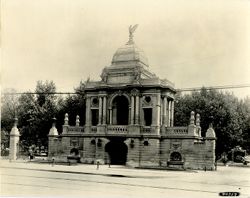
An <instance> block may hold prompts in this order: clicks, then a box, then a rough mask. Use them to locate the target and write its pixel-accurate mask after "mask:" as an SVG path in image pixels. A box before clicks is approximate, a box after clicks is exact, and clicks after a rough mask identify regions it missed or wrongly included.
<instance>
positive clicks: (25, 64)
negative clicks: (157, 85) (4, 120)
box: [1, 0, 250, 98]
mask: <svg viewBox="0 0 250 198" xmlns="http://www.w3.org/2000/svg"><path fill="white" fill-rule="evenodd" d="M249 8H250V1H247V0H217V1H211V0H105V1H104V0H99V1H97V0H73V1H72V0H3V1H1V46H2V47H1V85H2V86H1V87H2V90H4V89H6V88H14V89H16V90H17V91H20V92H23V91H28V90H31V91H33V90H34V89H35V86H36V82H37V81H38V80H43V81H45V80H53V81H54V82H55V84H56V87H57V91H62V92H63V91H65V92H71V91H73V89H74V87H77V86H78V85H79V82H80V81H81V80H82V81H85V80H86V79H87V78H88V77H90V79H91V80H100V74H101V72H102V69H103V68H104V67H105V66H109V65H110V64H111V60H112V57H113V54H114V53H115V51H116V50H117V49H118V48H119V47H121V46H123V45H124V44H125V43H126V42H127V41H128V26H129V25H131V24H132V25H133V24H139V26H138V29H137V30H136V32H135V34H134V40H135V43H136V44H137V46H138V47H139V48H141V49H143V51H144V52H145V54H146V55H147V58H148V60H149V65H150V66H149V69H150V70H151V71H152V72H153V73H155V74H156V75H158V76H159V77H160V78H166V79H168V80H170V81H172V82H174V83H175V87H176V88H178V89H181V88H187V87H201V86H221V85H239V84H250V9H249ZM228 91H230V92H231V91H233V92H234V94H235V95H236V96H238V97H240V98H242V97H245V96H250V88H245V89H234V90H228Z"/></svg>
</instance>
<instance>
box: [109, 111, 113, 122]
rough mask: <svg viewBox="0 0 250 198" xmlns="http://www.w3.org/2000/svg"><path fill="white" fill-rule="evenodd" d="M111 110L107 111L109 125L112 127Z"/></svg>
mask: <svg viewBox="0 0 250 198" xmlns="http://www.w3.org/2000/svg"><path fill="white" fill-rule="evenodd" d="M112 118H113V117H112V108H111V109H109V124H110V125H112Z"/></svg>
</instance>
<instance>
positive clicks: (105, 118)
mask: <svg viewBox="0 0 250 198" xmlns="http://www.w3.org/2000/svg"><path fill="white" fill-rule="evenodd" d="M106 120H107V96H104V97H103V117H102V124H106Z"/></svg>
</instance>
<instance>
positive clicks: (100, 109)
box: [98, 97, 102, 125]
mask: <svg viewBox="0 0 250 198" xmlns="http://www.w3.org/2000/svg"><path fill="white" fill-rule="evenodd" d="M101 124H102V97H99V119H98V125H101Z"/></svg>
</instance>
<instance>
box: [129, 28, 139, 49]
mask: <svg viewBox="0 0 250 198" xmlns="http://www.w3.org/2000/svg"><path fill="white" fill-rule="evenodd" d="M137 27H138V24H136V25H134V26H132V25H130V26H129V28H128V31H129V40H128V42H127V45H129V44H134V40H133V37H134V35H133V33H134V32H135V30H136V28H137Z"/></svg>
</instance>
